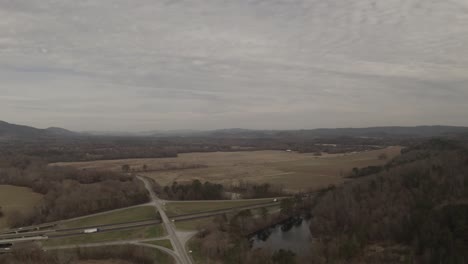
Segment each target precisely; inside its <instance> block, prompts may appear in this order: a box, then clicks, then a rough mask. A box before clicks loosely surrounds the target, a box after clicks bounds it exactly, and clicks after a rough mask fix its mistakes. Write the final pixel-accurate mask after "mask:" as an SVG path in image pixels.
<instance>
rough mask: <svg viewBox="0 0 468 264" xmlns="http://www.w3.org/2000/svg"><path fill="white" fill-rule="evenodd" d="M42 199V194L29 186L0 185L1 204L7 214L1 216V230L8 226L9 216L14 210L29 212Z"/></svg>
mask: <svg viewBox="0 0 468 264" xmlns="http://www.w3.org/2000/svg"><path fill="white" fill-rule="evenodd" d="M41 199H42V195H41V194H39V193H35V192H33V191H32V190H31V189H29V188H24V187H16V186H10V185H0V206H1V207H2V208H3V210H2V211H3V213H4V214H5V215H4V216H3V217H2V218H0V230H1V229H4V228H8V225H7V222H6V220H7V218H8V215H9V214H10V213H11V212H12V211H19V212H22V213H25V212H28V211H29V210H31V209H32V208H33V207H34V206H35V205H36V204H38V203H39V202H40V201H41Z"/></svg>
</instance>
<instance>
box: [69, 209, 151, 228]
mask: <svg viewBox="0 0 468 264" xmlns="http://www.w3.org/2000/svg"><path fill="white" fill-rule="evenodd" d="M157 217H158V214H157V213H156V210H155V208H154V207H153V206H140V207H134V208H130V209H125V210H120V211H117V212H112V213H107V214H101V215H96V216H90V217H86V218H82V219H78V220H72V221H66V222H64V223H63V224H61V226H62V227H65V228H74V227H86V226H96V225H106V224H118V223H125V222H132V221H139V220H149V219H156V218H157Z"/></svg>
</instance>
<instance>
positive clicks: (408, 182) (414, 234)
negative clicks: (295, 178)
mask: <svg viewBox="0 0 468 264" xmlns="http://www.w3.org/2000/svg"><path fill="white" fill-rule="evenodd" d="M467 172H468V151H467V150H466V148H465V147H463V146H462V143H460V142H455V141H447V140H431V141H428V142H426V143H424V144H421V145H418V146H415V147H412V148H408V149H406V150H405V151H404V153H403V155H402V156H401V157H399V158H397V159H395V160H393V161H391V162H390V163H389V164H388V166H386V170H383V171H382V172H380V173H378V174H377V175H373V176H369V177H366V178H361V179H357V180H356V181H353V182H350V183H348V184H345V185H343V186H341V187H339V188H335V189H332V190H330V191H329V192H328V193H326V194H325V195H323V197H322V198H321V199H320V201H319V203H318V205H317V206H316V208H315V209H314V210H313V216H314V217H313V218H312V222H311V225H310V228H311V231H312V232H313V234H314V236H316V237H317V238H320V239H318V240H317V241H316V242H315V243H314V245H313V246H312V250H313V251H314V254H313V255H314V260H313V263H395V262H398V261H401V260H404V262H405V263H434V264H436V263H449V264H452V263H453V264H462V263H466V262H467V261H468V239H467V237H468V229H467V226H468V213H467V212H468V202H467V201H468V188H467V187H468V173H467Z"/></svg>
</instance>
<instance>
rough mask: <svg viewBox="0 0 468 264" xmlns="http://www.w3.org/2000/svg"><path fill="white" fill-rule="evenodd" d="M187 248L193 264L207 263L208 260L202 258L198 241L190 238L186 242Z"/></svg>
mask: <svg viewBox="0 0 468 264" xmlns="http://www.w3.org/2000/svg"><path fill="white" fill-rule="evenodd" d="M187 248H188V249H189V250H191V251H192V254H191V255H192V259H193V260H194V261H195V264H204V263H208V262H209V261H210V260H209V259H206V258H205V257H203V255H202V252H201V245H200V242H199V240H198V239H195V238H192V239H190V240H189V241H188V242H187Z"/></svg>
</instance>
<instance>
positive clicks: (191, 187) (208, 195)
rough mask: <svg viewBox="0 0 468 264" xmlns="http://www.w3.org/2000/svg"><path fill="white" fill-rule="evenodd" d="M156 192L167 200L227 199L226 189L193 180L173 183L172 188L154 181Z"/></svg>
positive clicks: (218, 185) (221, 186)
mask: <svg viewBox="0 0 468 264" xmlns="http://www.w3.org/2000/svg"><path fill="white" fill-rule="evenodd" d="M153 186H154V190H155V192H156V193H157V194H158V196H159V197H160V198H163V199H167V200H181V201H183V200H224V199H227V197H226V193H225V191H224V187H223V185H221V184H215V183H211V182H205V183H202V182H201V181H199V180H193V181H192V182H191V183H178V182H173V183H172V185H170V186H164V187H161V186H160V185H159V184H157V183H156V182H154V181H153Z"/></svg>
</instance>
